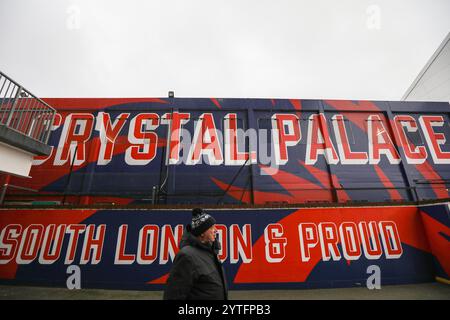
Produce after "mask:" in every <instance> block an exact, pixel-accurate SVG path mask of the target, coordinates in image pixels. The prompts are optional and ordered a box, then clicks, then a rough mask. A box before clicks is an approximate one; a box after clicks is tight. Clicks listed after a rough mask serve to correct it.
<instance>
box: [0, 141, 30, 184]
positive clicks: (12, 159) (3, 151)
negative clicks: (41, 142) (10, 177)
mask: <svg viewBox="0 0 450 320" xmlns="http://www.w3.org/2000/svg"><path fill="white" fill-rule="evenodd" d="M33 156H34V155H33V154H31V153H28V152H26V151H23V150H19V149H16V148H14V147H11V146H9V145H7V144H4V143H1V142H0V171H3V172H7V173H9V174H14V175H18V176H25V177H27V176H28V175H29V174H30V170H31V163H32V160H33Z"/></svg>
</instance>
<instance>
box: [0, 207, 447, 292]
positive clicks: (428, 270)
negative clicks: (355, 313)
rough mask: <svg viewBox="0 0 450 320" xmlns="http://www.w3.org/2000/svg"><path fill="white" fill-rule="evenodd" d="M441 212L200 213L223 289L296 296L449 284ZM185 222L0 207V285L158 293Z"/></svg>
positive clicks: (157, 213)
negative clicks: (212, 234)
mask: <svg viewBox="0 0 450 320" xmlns="http://www.w3.org/2000/svg"><path fill="white" fill-rule="evenodd" d="M445 206H446V205H445ZM445 206H444V205H440V206H434V207H424V208H418V207H415V206H379V207H329V208H328V207H325V208H292V209H274V208H271V209H256V208H255V209H210V210H208V211H209V212H210V214H211V215H213V216H214V217H215V218H216V220H217V229H218V236H219V239H220V241H221V244H222V249H221V251H220V252H219V258H220V260H221V261H223V263H224V268H225V271H226V275H227V281H228V284H229V287H230V289H289V288H291V289H294V288H330V287H348V286H366V285H367V286H368V287H370V286H369V285H370V284H374V283H375V284H376V283H378V285H380V284H381V285H387V284H406V283H417V282H427V281H434V277H435V276H436V270H439V272H440V273H439V275H440V276H442V277H444V278H447V279H448V275H449V274H450V270H449V260H450V257H449V254H448V253H449V252H450V251H449V250H446V249H445V248H448V245H449V242H448V236H449V235H450V228H449V224H448V220H447V222H446V224H445V223H440V222H439V221H440V220H442V219H441V218H443V217H444V216H439V217H438V216H434V215H432V213H433V212H435V211H436V210H439V208H444V209H443V210H448V207H445ZM445 212H448V211H445ZM447 218H448V216H447ZM427 219H428V220H427ZM190 220H191V210H189V209H170V210H169V209H142V210H138V209H134V210H132V209H124V210H121V209H116V210H110V209H108V210H93V209H89V210H82V209H72V210H68V209H54V210H52V209H45V210H42V209H41V210H40V209H29V210H17V209H14V210H13V209H0V281H1V282H2V283H14V284H33V285H52V286H60V287H65V286H67V287H69V288H70V286H73V285H74V283H75V286H76V284H77V283H78V287H81V288H114V289H138V290H161V289H163V288H164V284H165V282H166V280H167V276H168V273H169V271H170V268H171V265H172V261H173V259H174V257H175V254H176V253H177V252H178V244H179V241H180V239H181V236H182V233H183V229H184V226H185V225H186V224H188V223H190ZM436 225H438V227H435V226H436ZM433 226H434V227H433ZM430 239H431V240H430ZM430 244H431V246H430ZM442 248H444V249H442ZM445 250H446V251H445ZM374 279H375V280H374ZM372 287H373V286H372Z"/></svg>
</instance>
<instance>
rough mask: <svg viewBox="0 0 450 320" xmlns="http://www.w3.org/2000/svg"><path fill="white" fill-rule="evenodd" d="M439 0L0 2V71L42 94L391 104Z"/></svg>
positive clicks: (449, 8)
mask: <svg viewBox="0 0 450 320" xmlns="http://www.w3.org/2000/svg"><path fill="white" fill-rule="evenodd" d="M449 31H450V1H449V0H432V1H430V0H374V1H366V0H352V1H351V0H346V1H337V0H319V1H317V0H316V1H299V0H272V1H267V0H248V1H245V0H221V1H216V0H191V1H188V0H161V1H160V0H158V1H151V0H150V1H139V0H127V1H116V0H34V1H31V0H30V1H21V0H0V70H2V71H3V72H5V73H6V74H8V75H9V76H11V77H12V78H13V79H15V80H16V81H19V82H20V83H22V84H23V85H24V86H25V87H26V88H27V89H29V90H30V91H32V92H33V93H35V94H36V95H38V96H40V97H165V96H167V91H169V90H174V91H175V95H176V96H177V97H224V98H228V97H236V98H238V97H239V98H300V99H315V98H317V99H322V98H335V99H376V100H400V99H401V97H402V95H403V94H404V93H405V91H406V90H407V89H408V87H409V85H410V84H411V83H412V81H413V80H414V79H415V77H416V76H417V75H418V73H419V72H420V70H421V69H422V67H423V66H424V65H425V63H426V62H427V61H428V59H429V58H430V57H431V55H432V54H433V53H434V51H435V50H436V49H437V47H438V46H439V45H440V43H441V41H442V40H443V39H444V38H445V36H446V34H447V33H448V32H449Z"/></svg>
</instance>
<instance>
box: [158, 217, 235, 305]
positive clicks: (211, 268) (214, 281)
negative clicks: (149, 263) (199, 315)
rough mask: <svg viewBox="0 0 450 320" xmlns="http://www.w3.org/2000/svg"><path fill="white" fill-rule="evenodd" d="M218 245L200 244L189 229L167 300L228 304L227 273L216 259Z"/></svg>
mask: <svg viewBox="0 0 450 320" xmlns="http://www.w3.org/2000/svg"><path fill="white" fill-rule="evenodd" d="M217 252H218V250H217V243H216V245H207V244H204V243H202V242H200V241H199V240H198V239H197V238H196V237H195V236H193V235H192V234H191V233H190V225H188V226H187V227H186V228H185V230H184V234H183V237H182V239H181V242H180V251H179V252H178V253H177V255H176V256H175V259H174V261H173V266H172V269H171V271H170V275H169V279H168V280H167V286H166V289H165V291H164V299H165V300H226V299H228V292H227V285H226V281H225V273H224V270H223V267H222V263H221V262H220V261H219V259H218V258H217Z"/></svg>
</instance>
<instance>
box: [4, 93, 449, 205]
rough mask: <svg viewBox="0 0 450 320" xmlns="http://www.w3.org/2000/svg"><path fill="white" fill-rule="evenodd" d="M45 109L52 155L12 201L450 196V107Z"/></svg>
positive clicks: (235, 102) (325, 103)
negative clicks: (50, 114)
mask: <svg viewBox="0 0 450 320" xmlns="http://www.w3.org/2000/svg"><path fill="white" fill-rule="evenodd" d="M46 101H47V102H48V103H50V104H51V105H52V106H54V107H55V108H56V109H57V110H58V114H57V116H56V118H55V120H54V122H53V123H52V124H50V123H47V125H49V126H50V125H51V128H52V134H51V137H50V142H49V143H50V145H51V146H52V153H51V154H50V155H49V156H45V157H38V158H36V159H35V160H34V165H33V168H32V171H31V173H30V175H31V177H32V179H29V178H17V177H14V178H12V179H11V181H10V184H11V185H14V186H18V187H19V189H18V190H19V191H17V189H14V188H9V189H8V191H7V195H6V201H7V202H17V201H29V202H30V201H39V200H45V201H48V200H52V201H59V202H65V203H71V204H96V203H115V204H130V203H131V204H145V203H151V202H152V201H155V198H152V194H153V191H154V190H155V191H156V194H157V197H156V200H157V201H158V202H159V203H167V204H173V203H177V204H179V203H201V204H204V203H209V204H216V203H230V204H231V203H232V204H265V203H267V202H271V203H288V204H296V203H306V202H335V203H346V202H348V201H368V202H386V201H390V202H392V201H396V202H404V201H418V200H427V199H445V198H449V192H448V189H449V187H450V125H449V123H450V121H449V113H450V106H449V104H448V103H426V102H423V103H421V102H384V101H344V100H342V101H336V100H294V99H291V100H283V99H281V100H278V99H183V98H181V99H144V98H142V99H46ZM47 122H48V120H47ZM0 179H1V177H0ZM24 188H27V189H24ZM29 189H33V190H36V192H29V191H24V190H29Z"/></svg>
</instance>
